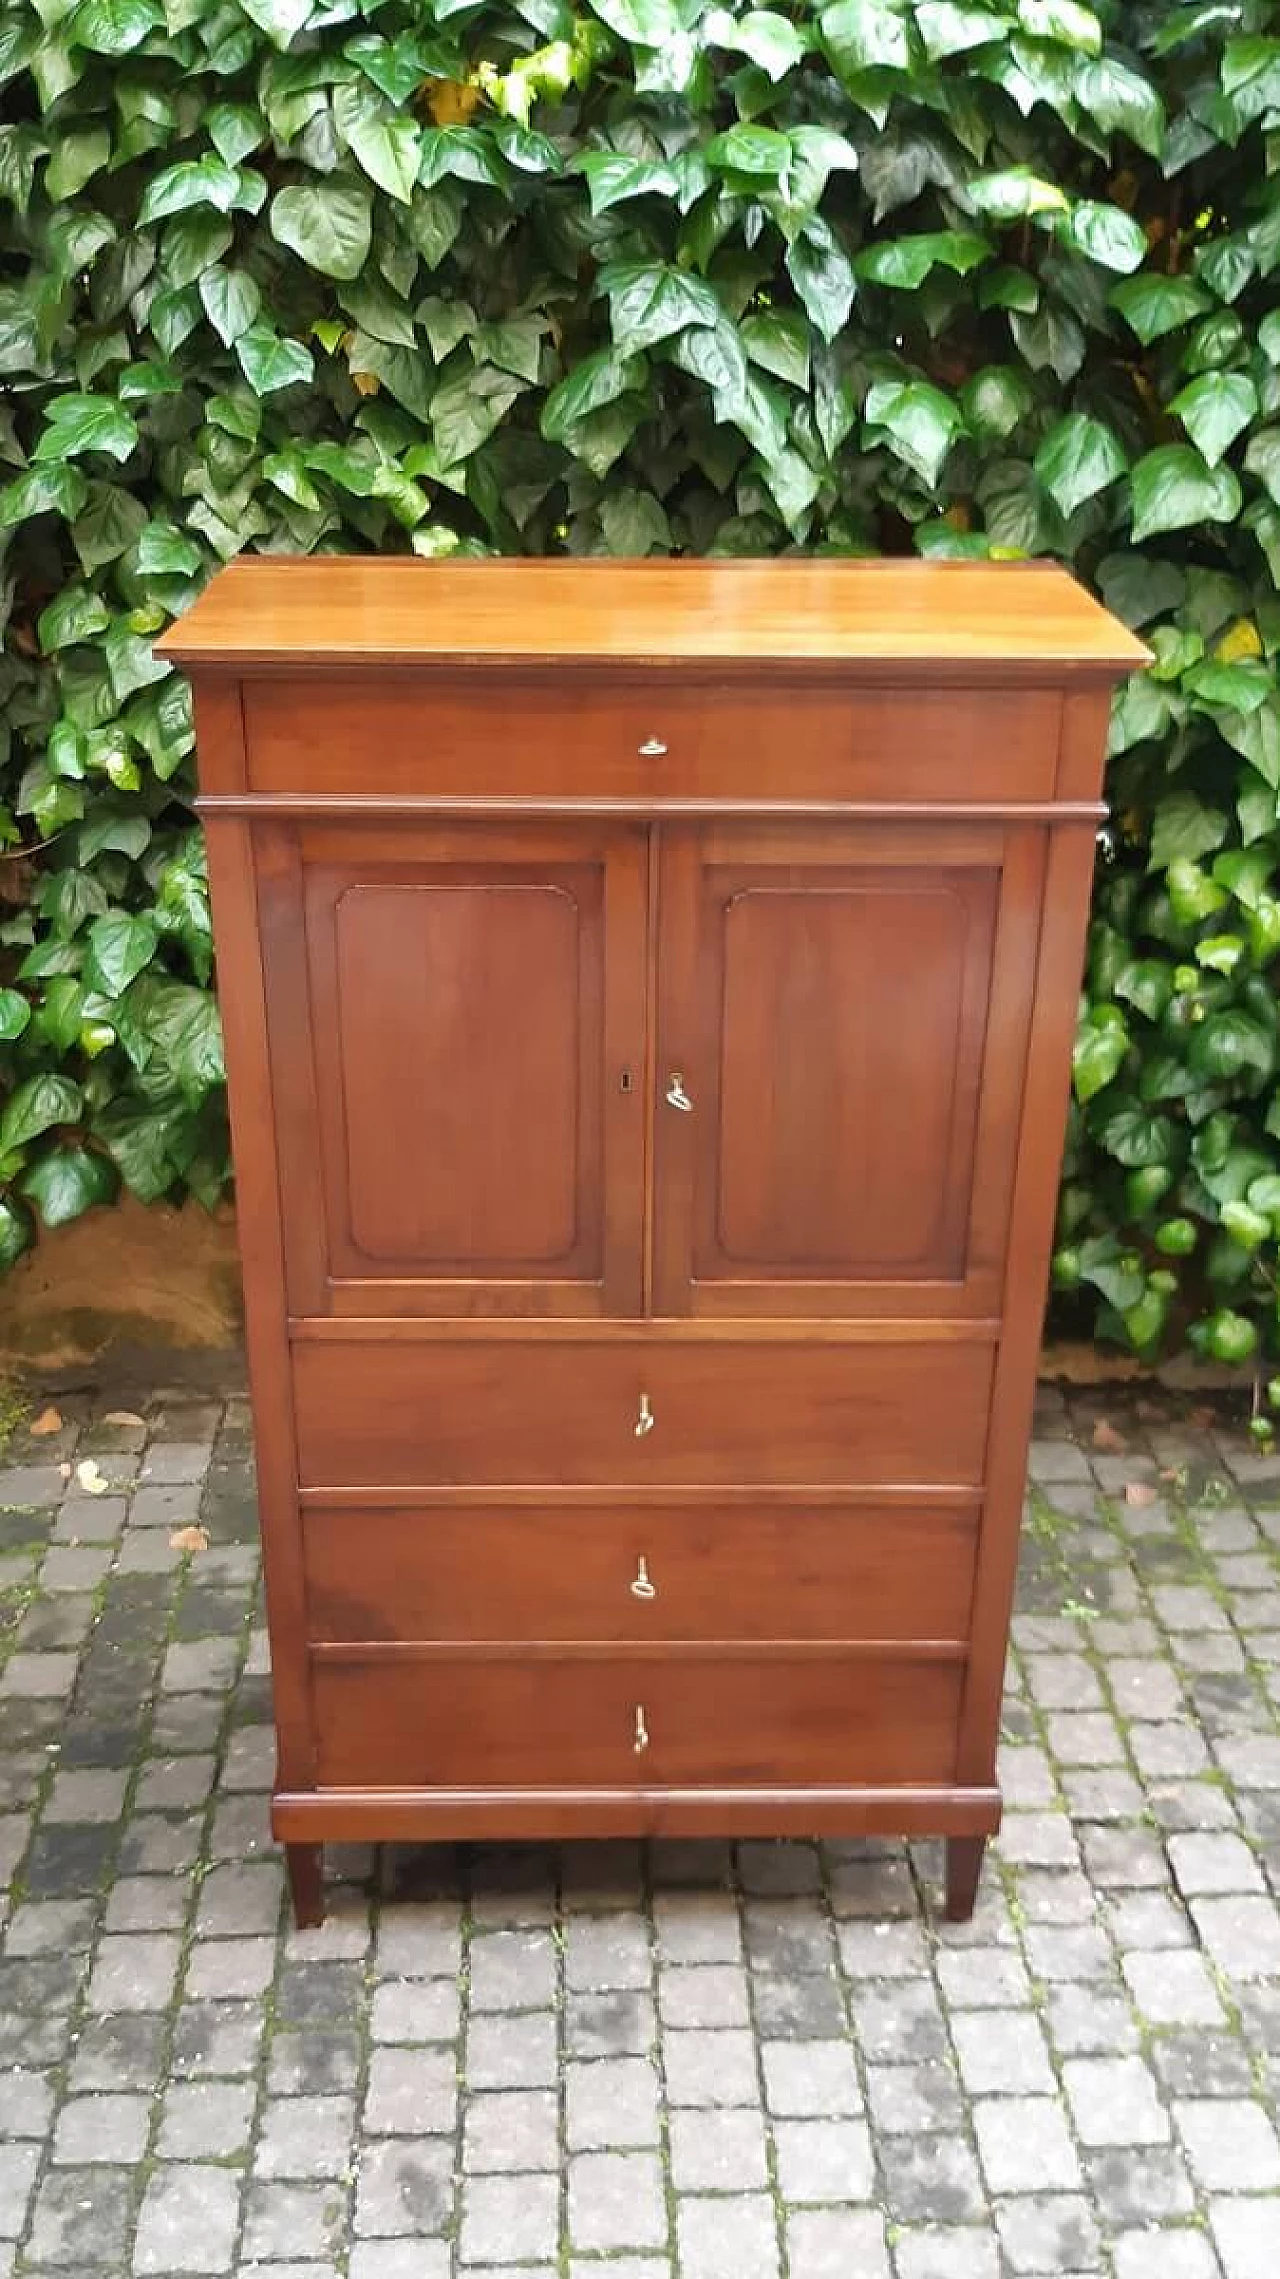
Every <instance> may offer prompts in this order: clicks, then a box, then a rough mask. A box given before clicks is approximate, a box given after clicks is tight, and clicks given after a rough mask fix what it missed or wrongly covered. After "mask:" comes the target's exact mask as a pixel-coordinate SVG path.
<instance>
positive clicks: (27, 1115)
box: [0, 1074, 84, 1155]
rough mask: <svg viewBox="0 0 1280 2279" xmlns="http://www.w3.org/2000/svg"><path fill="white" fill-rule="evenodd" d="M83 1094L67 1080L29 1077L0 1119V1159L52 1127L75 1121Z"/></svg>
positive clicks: (53, 1076) (10, 1095)
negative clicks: (0, 1156)
mask: <svg viewBox="0 0 1280 2279" xmlns="http://www.w3.org/2000/svg"><path fill="white" fill-rule="evenodd" d="M83 1100H84V1094H83V1093H82V1092H81V1089H80V1086H79V1085H78V1084H76V1083H74V1082H73V1081H72V1079H71V1078H70V1077H69V1076H57V1075H47V1074H46V1075H41V1076H29V1077H28V1078H27V1079H26V1082H25V1083H23V1084H19V1085H18V1086H17V1088H16V1090H15V1091H13V1092H11V1093H10V1094H9V1097H8V1100H7V1101H6V1102H5V1107H4V1113H3V1115H0V1155H8V1154H9V1153H10V1152H11V1151H12V1150H13V1149H14V1148H17V1147H25V1146H26V1145H27V1142H28V1141H29V1140H33V1139H39V1137H40V1134H41V1132H47V1131H52V1129H53V1127H54V1125H55V1124H74V1123H76V1122H77V1121H78V1119H79V1115H80V1110H81V1106H82V1105H83Z"/></svg>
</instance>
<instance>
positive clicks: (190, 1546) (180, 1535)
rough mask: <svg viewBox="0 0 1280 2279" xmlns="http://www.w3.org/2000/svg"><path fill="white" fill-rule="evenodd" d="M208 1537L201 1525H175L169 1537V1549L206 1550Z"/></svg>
mask: <svg viewBox="0 0 1280 2279" xmlns="http://www.w3.org/2000/svg"><path fill="white" fill-rule="evenodd" d="M208 1548H209V1538H208V1536H207V1535H206V1534H205V1531H204V1529H203V1528H202V1527H175V1529H174V1531H173V1533H172V1535H171V1536H170V1537H169V1549H170V1550H171V1551H207V1550H208Z"/></svg>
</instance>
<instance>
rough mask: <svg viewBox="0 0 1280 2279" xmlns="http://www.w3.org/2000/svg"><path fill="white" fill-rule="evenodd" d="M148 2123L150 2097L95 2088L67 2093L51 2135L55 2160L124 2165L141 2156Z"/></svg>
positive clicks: (84, 2163) (139, 2158) (149, 2122)
mask: <svg viewBox="0 0 1280 2279" xmlns="http://www.w3.org/2000/svg"><path fill="white" fill-rule="evenodd" d="M150 2125H151V2099H150V2098H149V2097H146V2096H131V2095H129V2094H127V2093H126V2094H122V2095H119V2096H112V2095H110V2094H109V2093H106V2092H99V2093H98V2094H96V2095H92V2096H88V2097H71V2098H68V2100H67V2102H66V2104H65V2105H63V2107H62V2108H61V2110H60V2112H59V2114H58V2122H57V2127H56V2128H55V2130H54V2135H53V2148H52V2152H53V2158H54V2160H56V2161H62V2162H71V2163H77V2162H78V2163H81V2164H83V2165H86V2166H87V2165H88V2164H89V2163H90V2162H95V2163H96V2162H98V2161H107V2162H111V2163H113V2164H114V2165H116V2166H126V2167H127V2166H128V2165H129V2164H130V2163H131V2162H133V2161H135V2160H141V2158H142V2156H143V2153H144V2152H145V2151H146V2149H147V2136H148V2132H149V2129H150Z"/></svg>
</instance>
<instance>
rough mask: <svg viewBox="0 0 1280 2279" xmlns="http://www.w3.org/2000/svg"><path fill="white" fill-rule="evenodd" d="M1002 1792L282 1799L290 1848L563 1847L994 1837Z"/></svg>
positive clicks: (321, 1792) (457, 1793) (315, 1794)
mask: <svg viewBox="0 0 1280 2279" xmlns="http://www.w3.org/2000/svg"><path fill="white" fill-rule="evenodd" d="M1000 1809H1001V1807H1000V1791H999V1789H998V1788H989V1787H988V1788H954V1787H948V1788H666V1789H663V1788H651V1789H644V1788H622V1789H615V1788H482V1789H475V1788H424V1789H394V1788H383V1789H347V1788H320V1789H314V1790H312V1791H311V1792H310V1793H307V1792H301V1793H299V1792H297V1791H292V1790H289V1789H285V1790H280V1791H277V1793H276V1796H275V1800H274V1802H273V1804H272V1807H271V1827H272V1832H273V1834H274V1835H276V1836H277V1837H278V1838H279V1839H280V1840H281V1841H282V1842H284V1843H289V1842H295V1843H307V1842H314V1841H316V1840H318V1839H319V1838H320V1837H321V1836H322V1835H323V1837H324V1839H325V1841H326V1842H329V1843H359V1842H361V1841H364V1842H366V1843H367V1842H375V1843H412V1842H413V1841H414V1839H415V1838H418V1839H423V1838H425V1839H429V1840H430V1841H431V1842H432V1843H459V1842H467V1841H469V1840H470V1841H481V1840H483V1839H484V1838H486V1837H491V1836H492V1837H498V1838H501V1839H502V1840H504V1841H512V1840H519V1839H522V1838H523V1839H532V1840H535V1841H542V1842H546V1841H548V1840H554V1839H555V1838H556V1837H558V1836H578V1835H582V1834H590V1835H593V1836H662V1835H685V1836H841V1835H847V1836H993V1835H994V1834H995V1832H996V1830H997V1829H998V1827H999V1826H1000Z"/></svg>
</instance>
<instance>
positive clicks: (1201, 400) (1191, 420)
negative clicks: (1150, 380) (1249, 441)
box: [1169, 372, 1258, 467]
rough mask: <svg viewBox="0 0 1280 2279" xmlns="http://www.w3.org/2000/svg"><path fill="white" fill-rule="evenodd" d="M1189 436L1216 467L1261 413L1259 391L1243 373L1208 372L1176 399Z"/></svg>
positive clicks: (1172, 406)
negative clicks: (1258, 411)
mask: <svg viewBox="0 0 1280 2279" xmlns="http://www.w3.org/2000/svg"><path fill="white" fill-rule="evenodd" d="M1169 409H1170V411H1172V412H1176V413H1177V415H1178V418H1179V419H1180V420H1181V421H1182V424H1183V426H1184V427H1185V428H1186V431H1187V433H1188V435H1189V436H1190V437H1191V440H1192V442H1193V443H1194V444H1195V446H1196V448H1197V450H1198V451H1199V452H1200V454H1201V456H1202V458H1203V459H1204V460H1205V461H1206V463H1207V464H1208V465H1209V466H1210V467H1216V466H1217V464H1218V462H1219V460H1220V459H1221V458H1222V456H1223V454H1224V452H1226V451H1229V450H1230V448H1231V445H1232V444H1233V443H1234V442H1235V440H1236V437H1237V436H1238V435H1241V434H1243V432H1244V430H1245V428H1246V427H1247V426H1248V425H1249V422H1250V420H1252V419H1254V418H1255V417H1256V415H1257V410H1258V391H1257V389H1256V388H1255V387H1254V384H1253V382H1252V380H1250V379H1248V378H1247V377H1246V376H1245V374H1244V373H1243V372H1206V373H1205V375H1204V377H1203V379H1200V380H1192V381H1191V382H1190V384H1189V385H1188V386H1187V387H1185V388H1183V389H1182V390H1181V391H1180V393H1179V394H1178V395H1176V396H1175V397H1174V399H1173V402H1172V403H1171V404H1170V406H1169Z"/></svg>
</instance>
